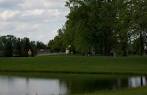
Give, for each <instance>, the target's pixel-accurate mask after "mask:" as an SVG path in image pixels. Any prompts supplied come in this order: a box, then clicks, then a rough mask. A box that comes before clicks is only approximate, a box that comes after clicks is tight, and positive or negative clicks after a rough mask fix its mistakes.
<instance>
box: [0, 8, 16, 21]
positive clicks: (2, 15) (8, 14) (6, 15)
mask: <svg viewBox="0 0 147 95" xmlns="http://www.w3.org/2000/svg"><path fill="white" fill-rule="evenodd" d="M17 14H19V11H11V10H4V11H3V12H0V20H9V19H11V18H13V17H15V16H16V15H17Z"/></svg>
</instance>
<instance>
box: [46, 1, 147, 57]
mask: <svg viewBox="0 0 147 95" xmlns="http://www.w3.org/2000/svg"><path fill="white" fill-rule="evenodd" d="M66 7H68V8H69V9H70V13H69V14H68V15H67V21H66V23H65V25H64V27H63V29H60V30H62V35H61V34H59V35H58V36H56V37H55V39H54V40H52V41H50V43H49V44H52V45H50V46H55V47H56V48H58V49H59V50H60V49H61V48H63V47H64V48H66V47H68V46H69V45H71V48H72V51H74V52H76V53H81V54H89V53H90V54H100V55H107V56H109V55H112V54H114V53H116V54H117V55H123V56H126V55H128V54H129V53H130V54H140V55H143V54H144V52H145V48H144V47H145V46H146V45H147V39H146V37H147V0H68V1H67V2H66ZM57 39H58V40H57ZM57 44H58V45H59V44H60V45H59V46H58V45H57ZM61 44H62V45H61Z"/></svg>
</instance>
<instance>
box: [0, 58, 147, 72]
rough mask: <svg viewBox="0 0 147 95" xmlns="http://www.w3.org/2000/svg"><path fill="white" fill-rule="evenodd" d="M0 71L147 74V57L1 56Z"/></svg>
mask: <svg viewBox="0 0 147 95" xmlns="http://www.w3.org/2000/svg"><path fill="white" fill-rule="evenodd" d="M0 71H1V72H2V71H6V72H9V71H10V72H12V71H14V72H17V71H22V72H27V71H28V72H52V73H89V74H92V73H93V74H98V73H102V74H147V57H118V58H113V57H97V56H95V57H83V56H40V57H32V58H0Z"/></svg>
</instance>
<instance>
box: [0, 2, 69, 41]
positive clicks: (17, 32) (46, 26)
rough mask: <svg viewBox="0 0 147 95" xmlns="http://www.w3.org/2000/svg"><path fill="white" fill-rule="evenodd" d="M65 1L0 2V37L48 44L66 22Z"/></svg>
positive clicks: (66, 10) (66, 9)
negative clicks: (27, 39)
mask: <svg viewBox="0 0 147 95" xmlns="http://www.w3.org/2000/svg"><path fill="white" fill-rule="evenodd" d="M67 14H68V8H66V7H65V0H0V36H3V35H14V36H16V37H21V38H23V37H28V38H30V39H31V40H33V41H42V42H44V43H48V42H49V40H51V39H53V38H54V37H55V36H56V35H57V30H58V29H59V28H62V26H63V25H64V23H65V22H66V15H67Z"/></svg>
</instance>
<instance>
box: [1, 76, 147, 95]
mask: <svg viewBox="0 0 147 95" xmlns="http://www.w3.org/2000/svg"><path fill="white" fill-rule="evenodd" d="M146 85H147V77H145V76H131V77H110V78H109V77H103V78H74V79H73V78H71V79H70V78H67V79H66V78H61V79H60V78H31V77H16V76H0V95H69V94H76V93H92V92H95V91H101V90H118V89H122V88H136V87H142V86H146Z"/></svg>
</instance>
